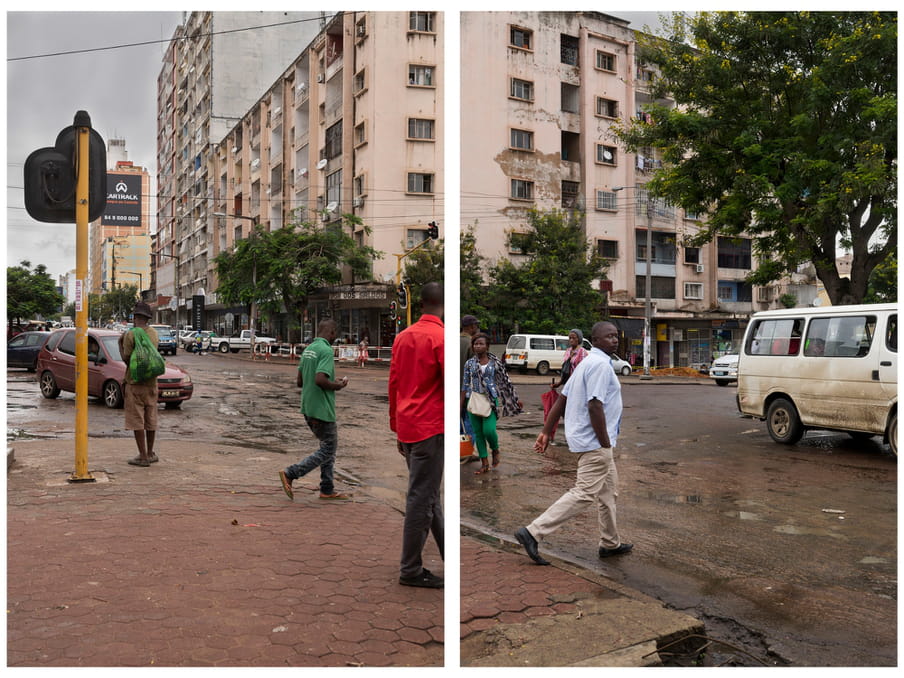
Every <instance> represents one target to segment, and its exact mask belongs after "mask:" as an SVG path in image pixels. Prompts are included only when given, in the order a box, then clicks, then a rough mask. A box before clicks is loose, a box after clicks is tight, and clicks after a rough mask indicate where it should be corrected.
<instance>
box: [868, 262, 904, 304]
mask: <svg viewBox="0 0 904 678" xmlns="http://www.w3.org/2000/svg"><path fill="white" fill-rule="evenodd" d="M863 301H864V302H865V303H867V304H885V303H891V302H896V301H898V253H897V252H894V253H893V254H892V255H891V256H890V257H888V259H886V260H885V261H883V262H882V263H881V264H879V265H878V266H876V268H874V269H873V274H872V275H871V276H870V278H869V289H868V290H867V292H866V297H865V298H864V299H863Z"/></svg>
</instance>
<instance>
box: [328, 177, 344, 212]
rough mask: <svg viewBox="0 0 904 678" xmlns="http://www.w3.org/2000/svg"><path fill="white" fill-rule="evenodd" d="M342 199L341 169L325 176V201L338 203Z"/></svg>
mask: <svg viewBox="0 0 904 678" xmlns="http://www.w3.org/2000/svg"><path fill="white" fill-rule="evenodd" d="M341 200H342V170H338V171H336V172H333V173H332V174H328V175H327V177H326V202H327V204H330V203H333V202H335V203H337V204H338V203H339V202H340V201H341Z"/></svg>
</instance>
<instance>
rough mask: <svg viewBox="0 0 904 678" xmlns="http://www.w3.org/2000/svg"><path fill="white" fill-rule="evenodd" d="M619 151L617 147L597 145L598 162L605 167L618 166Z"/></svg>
mask: <svg viewBox="0 0 904 678" xmlns="http://www.w3.org/2000/svg"><path fill="white" fill-rule="evenodd" d="M617 153H618V149H617V148H616V147H615V146H605V145H603V144H597V145H596V161H597V162H598V163H600V164H603V165H616V164H617V162H616V161H617V160H618V155H617Z"/></svg>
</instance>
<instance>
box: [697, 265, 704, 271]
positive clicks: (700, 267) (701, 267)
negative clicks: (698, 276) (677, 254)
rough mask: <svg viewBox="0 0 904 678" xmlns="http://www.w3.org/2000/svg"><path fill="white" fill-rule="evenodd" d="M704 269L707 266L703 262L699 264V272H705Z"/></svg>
mask: <svg viewBox="0 0 904 678" xmlns="http://www.w3.org/2000/svg"><path fill="white" fill-rule="evenodd" d="M704 270H705V267H704V266H703V264H697V273H703V271H704Z"/></svg>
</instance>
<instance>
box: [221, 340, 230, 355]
mask: <svg viewBox="0 0 904 678" xmlns="http://www.w3.org/2000/svg"><path fill="white" fill-rule="evenodd" d="M219 351H220V353H229V344H228V343H227V342H225V341H224V342H223V343H222V344H220V346H219Z"/></svg>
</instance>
